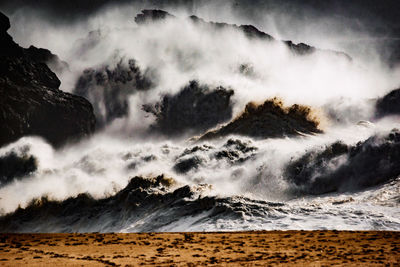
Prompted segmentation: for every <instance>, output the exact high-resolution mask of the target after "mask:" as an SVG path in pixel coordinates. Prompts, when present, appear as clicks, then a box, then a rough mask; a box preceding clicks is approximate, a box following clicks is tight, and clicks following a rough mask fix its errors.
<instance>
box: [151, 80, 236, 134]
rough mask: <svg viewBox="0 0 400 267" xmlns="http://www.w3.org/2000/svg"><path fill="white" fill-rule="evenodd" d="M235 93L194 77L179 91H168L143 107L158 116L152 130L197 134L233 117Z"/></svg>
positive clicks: (165, 132)
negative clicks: (167, 93) (158, 100)
mask: <svg viewBox="0 0 400 267" xmlns="http://www.w3.org/2000/svg"><path fill="white" fill-rule="evenodd" d="M232 95H233V91H232V90H227V89H225V88H223V87H217V88H214V89H210V88H209V87H207V86H205V85H200V84H199V83H198V82H197V81H191V82H190V83H189V84H188V85H187V86H185V87H184V88H183V89H182V90H181V91H180V92H179V93H177V94H176V95H166V96H164V97H163V99H162V101H161V102H159V103H156V104H154V105H144V106H143V110H144V111H146V112H150V113H152V114H154V115H155V116H156V123H155V124H154V125H153V126H152V129H153V130H156V131H158V132H160V133H162V134H165V135H181V134H183V133H184V132H185V131H190V132H191V133H192V134H197V133H201V132H204V131H205V130H207V129H210V128H212V127H215V126H216V125H218V124H219V123H222V122H225V121H227V120H229V119H230V118H231V117H232V103H231V96H232Z"/></svg>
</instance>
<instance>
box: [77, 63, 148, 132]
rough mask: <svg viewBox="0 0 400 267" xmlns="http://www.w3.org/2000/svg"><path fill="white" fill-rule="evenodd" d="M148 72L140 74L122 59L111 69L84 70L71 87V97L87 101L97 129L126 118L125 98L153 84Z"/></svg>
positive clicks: (140, 72) (103, 67) (133, 66)
mask: <svg viewBox="0 0 400 267" xmlns="http://www.w3.org/2000/svg"><path fill="white" fill-rule="evenodd" d="M154 75H155V74H154V73H153V72H152V70H150V69H146V70H145V71H141V70H140V68H139V66H138V65H137V63H136V61H135V60H134V59H130V60H128V61H127V62H124V61H123V60H122V59H121V60H119V62H118V63H117V64H116V66H115V67H113V68H112V67H109V66H107V65H106V66H100V67H98V68H93V69H86V70H85V71H84V72H83V73H82V75H81V76H80V77H79V79H78V82H77V83H76V85H75V89H74V93H75V94H77V95H79V96H82V97H85V98H86V99H88V100H89V101H90V102H91V103H92V105H93V107H94V114H95V116H96V120H97V127H98V128H101V127H103V126H105V125H106V124H107V123H109V122H111V121H113V120H114V119H116V118H121V117H124V116H126V115H128V111H129V103H128V100H129V96H130V95H132V94H134V93H135V92H137V91H144V90H148V89H150V88H151V87H152V86H153V85H154V84H153V80H154Z"/></svg>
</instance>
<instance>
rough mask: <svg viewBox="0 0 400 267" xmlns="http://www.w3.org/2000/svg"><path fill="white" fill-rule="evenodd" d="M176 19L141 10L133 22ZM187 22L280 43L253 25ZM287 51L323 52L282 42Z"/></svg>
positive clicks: (167, 14)
mask: <svg viewBox="0 0 400 267" xmlns="http://www.w3.org/2000/svg"><path fill="white" fill-rule="evenodd" d="M175 18H176V17H175V16H174V15H171V14H169V13H168V12H166V11H163V10H148V9H145V10H142V13H140V14H138V15H137V16H136V17H135V22H136V23H137V24H139V25H142V24H146V23H152V22H158V21H162V20H164V19H175ZM188 20H190V21H191V22H193V23H194V24H196V25H198V26H201V27H211V28H214V29H216V30H218V29H227V28H230V29H237V30H239V31H241V32H243V33H244V34H245V35H246V36H247V37H248V38H250V39H259V40H266V41H274V42H281V41H279V40H276V39H274V38H273V37H272V36H271V35H269V34H267V33H265V32H262V31H260V30H259V29H257V28H256V27H254V26H253V25H235V24H228V23H222V22H211V21H205V20H204V19H202V18H199V17H197V16H195V15H192V16H189V17H188ZM282 42H283V43H284V44H285V45H286V46H287V47H288V48H289V49H290V51H292V52H293V53H294V54H296V55H307V54H311V53H314V52H315V51H323V50H318V49H316V48H315V47H313V46H310V45H307V44H304V43H299V44H295V43H293V42H292V41H282ZM325 52H330V53H334V54H337V55H339V56H343V57H344V58H346V59H348V60H351V57H350V56H349V55H347V54H345V53H343V52H336V51H325Z"/></svg>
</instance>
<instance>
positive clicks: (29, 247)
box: [0, 231, 400, 266]
mask: <svg viewBox="0 0 400 267" xmlns="http://www.w3.org/2000/svg"><path fill="white" fill-rule="evenodd" d="M399 264H400V232H389V231H357V232H348V231H264V232H231V233H227V232H219V233H137V234H136V233H135V234H114V233H110V234H98V233H93V234H1V235H0V265H2V266H20V265H28V266H43V265H50V266H65V265H69V266H84V265H85V266H87V265H91V266H104V265H108V266H137V265H157V266H199V265H215V266H224V265H229V266H232V265H236V266H243V265H245V266H265V265H295V266H328V265H329V266H330V265H342V266H358V265H368V266H382V265H385V266H399Z"/></svg>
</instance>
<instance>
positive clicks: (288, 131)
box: [200, 98, 322, 140]
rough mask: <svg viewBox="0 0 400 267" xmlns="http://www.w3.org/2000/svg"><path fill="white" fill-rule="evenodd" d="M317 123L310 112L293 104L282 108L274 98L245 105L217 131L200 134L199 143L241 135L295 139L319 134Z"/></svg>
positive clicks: (281, 104)
mask: <svg viewBox="0 0 400 267" xmlns="http://www.w3.org/2000/svg"><path fill="white" fill-rule="evenodd" d="M318 125H319V122H318V120H317V119H316V118H313V117H312V114H311V109H310V108H309V107H306V106H301V105H293V106H291V107H284V106H283V103H282V102H281V101H279V100H278V99H276V98H274V99H270V100H267V101H265V102H264V103H263V104H261V105H256V104H254V103H249V104H247V106H246V108H245V110H244V112H243V113H242V114H241V115H240V116H239V117H237V118H236V119H234V120H233V121H231V122H230V123H228V124H227V125H225V126H223V127H221V128H220V129H218V130H215V131H211V132H208V133H206V134H205V135H203V136H202V137H201V138H200V140H207V139H213V138H218V137H222V136H227V135H232V134H233V135H243V136H250V137H255V138H270V137H278V138H281V137H285V136H295V135H299V134H302V133H306V134H315V133H321V132H322V131H321V130H320V129H319V128H318Z"/></svg>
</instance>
